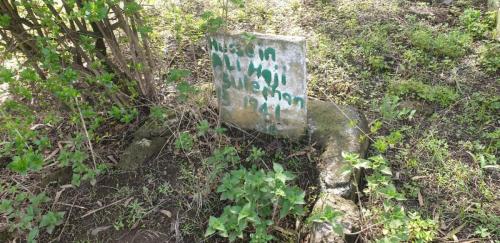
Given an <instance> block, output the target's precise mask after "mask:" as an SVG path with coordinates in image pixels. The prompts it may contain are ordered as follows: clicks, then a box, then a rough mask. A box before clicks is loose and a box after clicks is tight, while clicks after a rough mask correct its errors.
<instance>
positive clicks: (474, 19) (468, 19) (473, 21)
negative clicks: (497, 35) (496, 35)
mask: <svg viewBox="0 0 500 243" xmlns="http://www.w3.org/2000/svg"><path fill="white" fill-rule="evenodd" d="M460 23H461V24H462V26H463V27H464V28H465V30H467V32H469V33H470V34H471V35H472V36H474V37H481V36H483V35H484V34H485V32H486V31H487V30H488V24H487V23H484V22H483V21H481V11H479V10H476V9H470V8H469V9H466V10H465V11H464V12H463V13H462V15H460Z"/></svg>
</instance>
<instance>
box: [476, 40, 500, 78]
mask: <svg viewBox="0 0 500 243" xmlns="http://www.w3.org/2000/svg"><path fill="white" fill-rule="evenodd" d="M479 52H480V57H479V62H480V63H481V66H482V67H483V68H484V70H485V71H486V72H488V73H491V74H495V73H498V70H500V43H498V42H494V43H488V44H486V45H484V46H483V47H482V48H481V49H480V51H479Z"/></svg>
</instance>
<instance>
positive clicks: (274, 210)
mask: <svg viewBox="0 0 500 243" xmlns="http://www.w3.org/2000/svg"><path fill="white" fill-rule="evenodd" d="M293 178H294V176H293V175H292V174H290V173H289V172H287V171H285V170H284V169H283V167H282V166H281V165H279V164H276V163H275V164H274V166H273V171H270V172H264V171H263V170H257V169H255V168H252V169H251V170H247V169H245V168H241V169H239V170H234V171H231V172H229V173H228V174H226V175H225V176H224V178H223V180H222V183H221V185H220V186H219V187H218V188H217V192H219V193H221V200H229V201H231V202H233V203H234V204H233V206H226V207H225V208H224V211H223V213H222V215H221V216H220V217H213V216H212V217H210V220H209V223H208V229H207V231H206V233H205V236H209V235H212V234H214V233H216V232H217V233H218V234H219V235H221V236H222V237H226V238H229V240H230V241H231V242H232V241H234V240H236V239H237V238H240V239H244V231H245V229H247V228H249V226H250V225H251V226H252V228H253V229H254V232H253V233H251V234H250V241H251V242H268V241H271V240H272V239H273V236H271V235H269V234H268V229H269V227H271V226H272V225H273V224H275V221H276V220H277V219H278V218H279V219H282V218H284V217H286V216H287V215H295V216H299V215H303V208H302V205H303V204H305V201H304V195H305V194H304V192H303V191H301V190H300V188H298V187H291V186H288V185H287V184H288V182H289V181H291V180H292V179H293Z"/></svg>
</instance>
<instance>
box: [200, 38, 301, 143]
mask: <svg viewBox="0 0 500 243" xmlns="http://www.w3.org/2000/svg"><path fill="white" fill-rule="evenodd" d="M208 42H209V43H208V44H209V49H210V56H211V59H212V68H213V72H214V80H215V88H216V92H217V97H218V103H219V109H221V118H222V120H223V121H224V122H226V123H231V124H234V125H236V126H239V127H241V128H245V129H253V130H257V131H260V132H264V133H267V134H273V135H279V136H282V137H289V138H297V137H300V136H302V135H304V134H305V131H306V129H307V82H306V42H305V38H303V37H296V36H277V35H264V34H250V35H248V34H246V35H245V34H223V33H218V34H214V35H212V36H210V37H208Z"/></svg>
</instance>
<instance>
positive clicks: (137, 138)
mask: <svg viewBox="0 0 500 243" xmlns="http://www.w3.org/2000/svg"><path fill="white" fill-rule="evenodd" d="M174 115H175V114H173V113H169V114H167V118H166V120H165V122H161V123H160V122H158V121H154V120H148V121H146V122H145V123H144V125H142V126H141V127H140V128H139V129H137V131H136V132H135V133H134V134H133V137H134V138H133V140H132V143H131V144H130V145H129V146H128V147H127V148H126V149H125V150H124V151H123V153H122V154H121V156H120V160H119V162H118V164H117V168H119V169H121V170H136V169H137V168H139V166H140V165H142V164H143V163H144V162H146V161H147V160H148V159H151V158H152V157H153V156H156V155H157V154H158V153H159V152H160V150H161V148H162V147H163V145H164V144H165V142H166V141H167V138H168V137H169V136H170V135H171V134H172V131H171V130H170V128H169V127H170V126H172V124H174V123H175V122H176V121H177V120H176V119H175V118H174Z"/></svg>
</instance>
